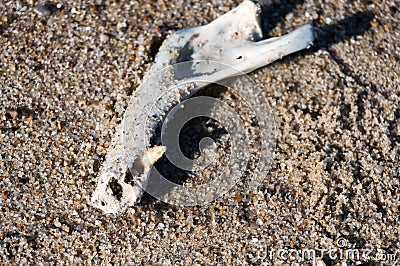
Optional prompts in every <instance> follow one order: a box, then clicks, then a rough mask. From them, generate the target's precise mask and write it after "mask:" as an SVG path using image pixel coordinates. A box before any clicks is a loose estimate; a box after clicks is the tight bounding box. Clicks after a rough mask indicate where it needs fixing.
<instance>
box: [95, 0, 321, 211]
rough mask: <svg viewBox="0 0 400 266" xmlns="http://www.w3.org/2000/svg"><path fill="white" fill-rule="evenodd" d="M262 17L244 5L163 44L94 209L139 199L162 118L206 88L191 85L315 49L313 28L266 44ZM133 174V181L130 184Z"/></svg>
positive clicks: (119, 137)
mask: <svg viewBox="0 0 400 266" xmlns="http://www.w3.org/2000/svg"><path fill="white" fill-rule="evenodd" d="M259 13H260V8H259V7H258V6H257V5H256V4H254V3H253V2H251V1H244V2H243V3H242V4H240V5H239V6H238V7H236V8H235V9H233V10H231V11H230V12H228V13H226V14H224V15H223V16H221V17H219V18H217V19H216V20H214V21H212V22H211V23H209V24H208V25H205V26H200V27H194V28H189V29H185V30H181V31H178V32H175V33H174V34H172V35H170V36H169V37H168V38H167V39H166V40H165V41H164V43H163V45H162V46H161V47H160V50H159V52H158V54H157V56H156V59H155V63H154V65H153V66H152V67H151V68H150V70H149V71H148V72H147V73H146V75H145V77H144V80H143V83H142V85H141V86H139V87H138V88H137V89H136V91H135V92H134V93H133V95H132V97H131V102H130V104H129V105H128V107H127V109H126V112H125V115H124V118H123V121H122V123H121V125H119V126H118V128H117V131H116V133H115V136H114V138H113V140H112V143H111V146H110V148H109V150H108V153H107V156H106V161H105V162H104V164H103V166H102V169H101V172H100V175H99V178H98V180H97V187H96V189H95V191H94V193H93V195H92V198H91V200H90V202H91V204H92V205H93V206H95V207H97V208H99V209H101V210H102V211H103V212H105V213H118V212H121V211H123V210H124V209H125V208H126V207H129V206H133V205H134V204H135V203H136V202H137V201H138V200H139V199H140V197H141V196H142V194H143V190H144V188H145V187H146V185H147V182H148V174H149V171H150V169H151V166H152V164H154V163H155V162H156V161H157V160H158V159H159V158H160V157H161V156H162V155H163V153H164V151H165V148H164V147H162V146H156V147H151V148H150V147H149V136H151V135H152V134H153V133H154V130H155V127H156V125H157V122H159V121H157V118H158V119H161V118H162V117H163V116H164V115H165V113H166V112H167V111H168V110H170V109H171V108H172V107H173V106H174V105H176V104H177V103H179V102H180V101H182V100H183V99H185V98H187V97H189V96H190V95H191V94H193V93H195V92H196V91H197V90H198V89H199V88H201V87H204V86H205V84H204V83H202V84H197V86H196V85H193V84H196V82H188V81H191V80H194V81H195V80H196V79H198V78H199V77H205V78H206V79H207V80H208V81H209V83H212V82H216V81H219V80H222V79H225V78H228V77H232V76H236V75H240V74H243V73H248V72H251V71H253V70H255V69H257V68H260V67H262V66H265V65H268V64H270V63H271V62H273V61H275V60H277V59H280V58H282V57H283V56H286V55H288V54H291V53H294V52H296V51H299V50H302V49H305V48H307V47H309V46H310V45H311V44H312V41H313V40H314V31H313V28H312V26H311V25H304V26H302V27H300V28H299V29H297V30H295V31H293V32H291V33H289V34H287V35H285V36H282V37H276V38H271V39H267V40H261V39H262V31H261V28H260V25H259ZM196 60H205V61H196ZM188 61H193V63H192V64H190V63H189V65H190V67H189V68H187V66H188V64H185V67H181V68H180V67H179V65H178V67H176V68H173V70H174V71H170V70H171V68H170V66H171V65H174V64H177V63H181V62H188ZM221 63H222V64H221ZM224 65H226V66H230V67H224ZM177 83H182V84H183V86H180V89H178V90H177V91H176V92H175V93H173V94H172V95H168V96H165V97H164V98H162V97H161V95H163V93H164V92H165V91H166V90H167V89H168V88H169V87H170V86H171V85H174V84H177ZM159 97H161V100H160V101H159ZM156 102H157V104H155V103H156ZM128 170H129V171H130V174H131V177H130V178H126V173H127V171H128ZM113 190H114V192H113Z"/></svg>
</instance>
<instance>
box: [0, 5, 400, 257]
mask: <svg viewBox="0 0 400 266" xmlns="http://www.w3.org/2000/svg"><path fill="white" fill-rule="evenodd" d="M239 3H240V1H231V0H227V1H219V0H218V1H197V0H196V1H183V2H179V1H175V0H174V1H162V0H159V1H129V0H121V1H115V0H91V1H89V0H88V1H72V0H54V2H44V1H43V2H42V1H35V0H12V1H11V0H6V1H0V208H1V210H0V264H1V265H19V264H21V265H28V264H29V265H31V264H35V265H49V264H59V265H82V264H85V265H87V264H89V265H91V264H101V265H103V264H104V265H109V264H113V265H115V264H118V265H119V264H144V265H154V264H157V265H169V264H174V265H191V264H195V265H212V264H221V265H225V264H227V265H241V264H250V265H294V264H295V263H296V262H298V263H299V265H312V264H313V263H314V265H324V264H325V265H346V263H347V265H354V264H356V262H357V261H359V262H362V263H365V264H364V265H375V264H376V265H380V264H382V265H394V264H395V260H396V261H397V263H399V262H400V242H399V238H400V220H399V217H400V177H399V175H400V165H399V159H400V123H399V119H400V78H399V72H400V71H399V69H400V45H399V44H400V25H399V24H400V6H399V3H398V1H388V0H386V1H374V0H360V1H345V0H339V1H333V0H328V1H321V0H306V1H300V0H292V1H285V0H280V1H279V0H269V1H268V0H264V1H260V4H261V5H262V17H263V19H262V24H263V27H264V31H265V37H272V36H279V35H283V34H285V33H287V32H290V31H292V30H294V29H296V28H298V27H299V26H301V25H303V24H306V23H312V24H313V25H314V27H315V29H316V37H317V39H316V41H315V43H314V46H313V47H312V48H310V49H309V50H306V51H302V52H299V53H296V54H293V55H291V56H288V57H285V58H283V59H282V60H280V61H278V62H276V63H274V64H272V65H269V66H267V67H264V68H262V69H259V70H256V71H254V72H252V73H251V74H250V75H249V76H250V77H251V78H252V79H253V80H254V81H255V82H256V83H257V84H260V85H262V87H263V89H264V90H265V95H266V98H267V100H268V101H269V103H270V105H271V106H272V112H273V115H274V119H275V123H276V136H277V143H276V150H275V155H274V159H273V161H272V165H271V170H270V171H269V172H268V173H265V174H264V178H263V182H262V184H261V185H260V186H259V187H248V186H246V185H245V184H246V183H245V182H242V181H240V182H238V184H237V185H236V186H234V187H233V189H231V190H230V191H229V192H228V193H226V194H225V195H224V196H223V197H221V198H219V199H217V200H215V201H213V202H212V203H210V204H208V205H204V206H196V207H177V206H173V205H168V204H165V203H163V202H160V201H159V200H157V199H154V198H152V197H151V196H149V195H146V196H145V197H144V198H143V199H142V201H141V202H140V203H139V204H138V205H137V206H135V207H132V208H129V209H128V210H127V211H126V212H124V213H122V214H119V215H105V214H103V213H102V212H101V211H99V210H98V209H96V208H93V207H92V206H90V205H89V204H88V203H87V200H88V199H89V198H90V195H91V193H92V192H93V190H94V188H95V182H96V177H97V175H98V173H99V166H100V165H101V163H102V162H103V161H104V156H105V154H106V152H107V147H108V146H109V144H110V140H111V137H112V136H113V133H114V132H115V128H116V126H117V125H118V123H119V122H120V121H121V119H122V115H123V113H124V108H125V107H126V105H127V104H128V100H129V97H130V95H131V94H132V91H134V90H135V88H136V87H137V86H138V85H139V84H140V83H141V81H142V78H143V75H144V73H145V71H146V70H147V69H148V68H149V67H150V66H151V65H152V62H153V60H154V56H155V55H156V53H157V50H158V47H159V46H160V44H161V43H162V41H163V40H164V39H165V37H166V36H167V35H168V34H169V33H170V32H173V31H176V30H179V29H183V28H188V27H193V26H198V25H203V24H206V23H208V22H210V21H212V20H213V19H215V18H217V17H218V16H220V15H222V14H223V13H225V12H227V11H228V10H230V9H232V8H233V7H235V6H237V5H238V4H239ZM238 19H239V18H238ZM193 132H196V129H194V130H193ZM186 144H187V145H193V146H195V145H197V144H193V143H186ZM165 171H166V172H168V169H166V170H165ZM170 172H171V171H170ZM171 174H172V175H173V173H171ZM364 251H368V255H369V257H367V256H363V255H367V252H364ZM312 252H314V253H315V255H316V256H321V254H322V257H323V260H318V259H312V258H310V257H312V255H313V253H312ZM307 254H308V255H309V256H307Z"/></svg>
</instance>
